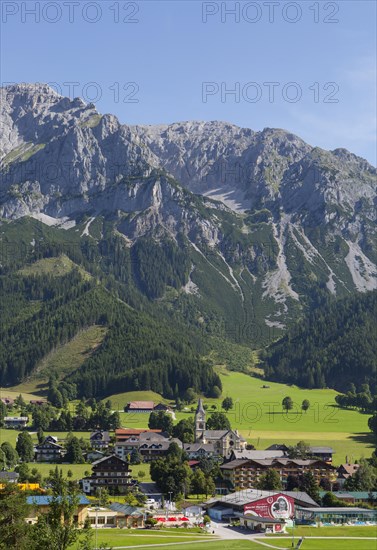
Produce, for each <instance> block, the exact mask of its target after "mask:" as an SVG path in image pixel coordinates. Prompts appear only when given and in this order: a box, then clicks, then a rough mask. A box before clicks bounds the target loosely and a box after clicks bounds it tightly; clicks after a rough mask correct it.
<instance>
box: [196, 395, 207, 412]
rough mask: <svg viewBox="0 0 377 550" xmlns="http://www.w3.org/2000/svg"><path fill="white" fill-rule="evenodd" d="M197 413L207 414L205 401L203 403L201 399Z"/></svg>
mask: <svg viewBox="0 0 377 550" xmlns="http://www.w3.org/2000/svg"><path fill="white" fill-rule="evenodd" d="M196 413H203V414H205V410H204V407H203V401H202V399H201V398H200V399H199V400H198V406H197V407H196Z"/></svg>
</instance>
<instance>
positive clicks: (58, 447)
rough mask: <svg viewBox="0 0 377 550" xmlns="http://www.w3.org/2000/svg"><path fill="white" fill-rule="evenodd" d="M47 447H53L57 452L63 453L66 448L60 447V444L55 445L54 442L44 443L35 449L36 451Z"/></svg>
mask: <svg viewBox="0 0 377 550" xmlns="http://www.w3.org/2000/svg"><path fill="white" fill-rule="evenodd" d="M45 445H49V446H52V447H53V448H54V449H56V450H57V451H58V450H59V451H61V450H63V449H64V447H62V446H61V445H59V444H58V443H54V441H43V443H39V445H36V446H35V448H36V449H43V448H44V447H45Z"/></svg>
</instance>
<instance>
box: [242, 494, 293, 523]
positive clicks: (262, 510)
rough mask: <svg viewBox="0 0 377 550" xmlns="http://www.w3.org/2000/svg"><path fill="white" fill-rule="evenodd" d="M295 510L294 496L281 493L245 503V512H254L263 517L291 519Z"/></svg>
mask: <svg viewBox="0 0 377 550" xmlns="http://www.w3.org/2000/svg"><path fill="white" fill-rule="evenodd" d="M294 511H295V502H294V500H293V498H291V497H288V496H286V495H283V494H281V493H279V494H276V495H273V496H270V497H266V498H261V499H260V500H256V501H254V502H251V503H250V504H245V506H244V514H247V513H251V512H253V513H254V514H255V515H257V516H260V517H262V518H277V519H289V518H291V517H292V516H293V514H294Z"/></svg>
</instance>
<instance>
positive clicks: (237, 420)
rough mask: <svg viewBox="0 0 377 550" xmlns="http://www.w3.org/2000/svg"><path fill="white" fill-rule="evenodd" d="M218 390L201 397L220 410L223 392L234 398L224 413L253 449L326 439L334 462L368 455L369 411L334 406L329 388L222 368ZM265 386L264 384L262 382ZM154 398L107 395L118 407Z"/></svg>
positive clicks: (135, 419)
mask: <svg viewBox="0 0 377 550" xmlns="http://www.w3.org/2000/svg"><path fill="white" fill-rule="evenodd" d="M221 380H222V383H223V394H222V396H221V398H220V399H207V398H205V399H204V403H205V404H207V405H208V410H207V414H210V413H211V410H212V409H211V407H212V406H213V405H215V406H216V410H221V402H222V400H223V399H224V397H226V396H229V397H232V398H233V401H234V407H233V409H232V410H230V411H229V412H228V413H227V415H228V418H229V420H230V422H231V425H232V427H233V428H237V429H238V430H239V431H240V432H241V434H242V435H243V436H244V437H245V438H246V439H247V440H248V441H249V442H250V443H252V444H253V445H254V446H255V447H256V448H257V449H265V448H266V447H268V446H269V445H271V444H272V443H286V444H294V443H297V441H299V440H305V441H307V442H308V443H310V444H312V445H328V446H331V447H333V448H334V450H335V452H336V454H335V455H334V463H335V464H339V463H342V462H344V461H345V459H346V456H348V459H358V458H361V457H362V456H364V457H369V456H371V454H372V452H373V450H374V447H373V439H372V435H371V433H370V431H369V429H368V418H369V416H368V415H365V414H361V413H359V412H357V411H354V410H345V409H341V408H339V407H338V406H337V404H336V402H335V396H336V395H337V392H336V391H334V390H328V389H324V390H319V389H315V390H308V389H302V388H298V387H297V386H287V385H285V384H278V383H275V382H266V381H264V380H261V379H260V378H256V377H253V376H249V375H247V374H242V373H238V372H229V373H226V374H225V373H222V374H221ZM264 385H265V386H268V387H267V388H263V386H264ZM286 396H290V397H291V398H292V399H293V402H294V409H293V410H292V411H290V412H289V413H285V412H284V411H283V409H282V406H281V402H282V400H283V398H284V397H286ZM134 399H138V400H142V399H153V400H154V401H155V402H158V401H161V399H160V400H158V399H157V398H156V397H155V396H154V397H152V396H151V395H150V392H147V393H146V392H133V393H132V394H131V393H130V394H127V393H124V394H121V395H117V394H115V395H113V396H111V400H112V403H113V406H115V408H117V409H119V410H123V408H124V405H125V404H126V403H127V402H128V401H131V400H134ZM304 399H308V400H309V401H310V408H309V410H308V411H307V412H303V411H301V403H302V401H303V400H304ZM190 408H191V407H189V408H187V409H188V410H187V411H182V412H178V413H176V420H177V421H179V420H180V419H182V418H187V417H188V416H189V415H192V414H193V413H192V412H191V411H190V410H189V409H190ZM148 416H149V415H148V414H143V413H141V414H140V413H132V414H128V413H121V421H122V425H124V426H127V427H135V428H140V427H147V426H148Z"/></svg>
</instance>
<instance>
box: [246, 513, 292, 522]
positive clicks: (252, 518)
mask: <svg viewBox="0 0 377 550" xmlns="http://www.w3.org/2000/svg"><path fill="white" fill-rule="evenodd" d="M239 517H240V518H241V519H251V520H253V521H259V522H260V523H285V520H284V519H277V518H266V517H265V518H262V516H255V515H254V514H246V515H243V516H239Z"/></svg>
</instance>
